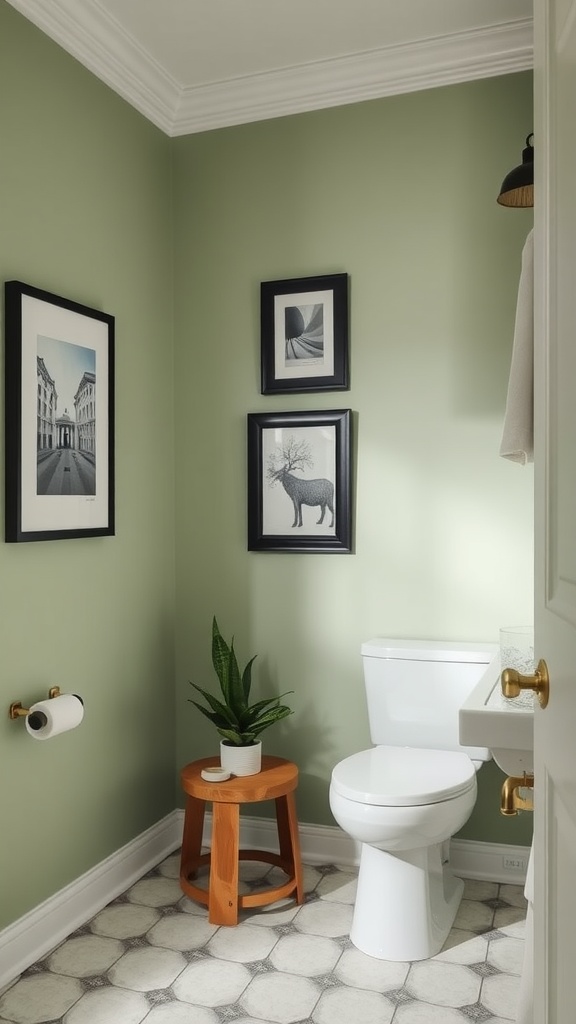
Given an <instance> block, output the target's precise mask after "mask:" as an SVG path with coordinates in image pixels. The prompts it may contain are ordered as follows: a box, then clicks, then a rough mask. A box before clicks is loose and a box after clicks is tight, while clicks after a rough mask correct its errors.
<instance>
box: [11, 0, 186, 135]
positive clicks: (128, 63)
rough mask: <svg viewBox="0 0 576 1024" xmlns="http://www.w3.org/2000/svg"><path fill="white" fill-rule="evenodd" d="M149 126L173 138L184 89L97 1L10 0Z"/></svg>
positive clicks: (13, 5)
mask: <svg viewBox="0 0 576 1024" xmlns="http://www.w3.org/2000/svg"><path fill="white" fill-rule="evenodd" d="M8 3H9V4H10V5H11V6H12V7H15V8H16V10H17V11H20V13H21V14H23V15H24V16H25V17H26V18H28V20H29V21H31V22H32V23H33V24H34V25H36V26H37V28H39V29H40V30H41V31H42V32H44V33H45V34H46V35H47V36H49V37H50V39H53V40H54V42H56V43H58V44H59V45H60V46H61V47H62V48H63V49H64V50H66V51H67V52H68V53H70V54H71V55H72V56H73V57H75V58H76V60H78V61H80V63H81V64H83V65H84V67H86V68H88V70H89V71H92V72H93V73H94V74H95V75H96V77H97V78H99V79H101V81H103V82H105V83H106V85H109V86H110V88H111V89H113V90H114V92H116V93H118V94H119V95H120V96H122V98H123V99H125V100H127V101H128V103H130V105H131V106H133V107H135V108H136V110H139V111H140V113H141V114H143V115H144V117H146V118H147V119H148V120H149V121H152V123H153V124H155V125H156V126H157V127H158V128H161V129H162V131H163V132H165V133H166V134H167V135H171V134H172V128H173V125H174V113H175V111H176V109H177V107H178V102H179V97H180V93H181V91H182V90H181V86H180V85H179V84H178V83H177V82H176V81H174V79H173V78H171V76H170V75H168V74H167V73H166V71H165V70H164V68H162V67H161V66H160V65H159V64H158V63H157V62H156V61H155V60H154V59H153V58H152V57H151V56H150V54H149V53H147V52H146V50H144V49H143V48H142V47H141V46H140V45H139V43H138V42H137V41H136V40H135V39H134V38H133V37H132V36H130V35H129V34H128V33H127V32H125V31H124V29H123V28H122V27H121V26H120V25H119V24H118V22H117V21H116V20H115V19H114V18H112V17H111V16H110V15H109V14H108V13H107V12H106V11H104V10H103V9H102V8H101V7H100V6H99V4H98V2H97V0H83V2H82V3H81V4H80V3H78V0H50V2H49V3H46V0H8Z"/></svg>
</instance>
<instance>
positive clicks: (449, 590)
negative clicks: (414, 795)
mask: <svg viewBox="0 0 576 1024" xmlns="http://www.w3.org/2000/svg"><path fill="white" fill-rule="evenodd" d="M0 90H1V95H2V96H3V97H4V102H3V103H2V104H1V105H0V139H1V140H2V160H1V161H0V211H1V217H0V275H1V278H2V280H7V279H12V278H19V279H22V280H24V281H26V282H28V283H30V284H34V285H36V286H38V287H41V288H46V289H48V290H50V291H54V292H56V293H58V294H62V295H64V296H66V297H69V298H74V299H76V300H77V301H80V302H84V303H86V304H88V305H93V306H96V307H97V308H102V309H104V310H106V311H108V312H111V313H113V314H114V315H115V316H116V326H117V347H116V385H117V386H116V394H117V429H116V477H117V501H116V509H117V535H116V537H115V538H108V539H86V540H74V541H56V542H45V543H37V544H21V545H12V544H10V545H7V544H0V578H1V580H2V587H1V588H0V611H1V615H0V646H1V650H2V666H3V671H2V675H1V680H0V691H1V694H2V697H3V701H4V707H5V710H6V711H7V709H8V705H9V704H10V702H11V701H13V700H17V699H21V700H23V701H24V702H25V703H26V702H27V701H33V700H35V699H37V698H38V697H40V696H43V695H44V693H45V692H46V691H47V689H48V687H49V686H51V685H60V686H61V687H62V688H63V689H64V690H66V689H71V690H77V691H78V692H80V693H81V694H82V695H83V697H84V698H85V701H86V717H85V720H84V722H83V724H82V726H81V728H80V729H78V730H75V731H73V732H71V733H68V734H65V735H63V736H61V737H58V738H57V739H56V740H54V741H53V742H51V743H49V744H42V743H34V742H33V741H32V740H30V739H28V738H27V737H26V736H25V734H24V729H23V725H22V723H21V722H10V721H9V720H8V716H7V714H6V715H5V716H4V718H2V716H1V715H0V723H1V724H0V772H1V777H2V780H3V783H2V786H1V787H0V821H1V825H2V841H1V843H0V874H1V876H2V878H4V879H9V880H10V884H9V885H5V886H4V887H3V899H2V904H1V909H0V914H1V917H0V928H1V927H3V926H4V925H5V924H8V923H10V922H11V921H13V920H15V919H16V918H18V917H19V916H21V915H22V914H24V913H25V912H26V911H27V910H29V909H30V908H31V907H33V906H35V905H36V904H38V903H39V902H40V901H42V900H43V899H45V898H46V897H48V896H50V895H51V894H52V893H54V892H56V891H58V890H59V889H60V888H61V887H62V886H64V885H66V884H67V883H68V882H70V881H72V880H73V879H75V878H77V877H78V876H79V875H81V874H82V872H83V871H85V870H87V869H88V868H90V867H91V866H93V865H94V864H96V863H98V862H99V861H101V860H102V859H103V858H104V857H106V856H107V855H109V854H110V853H112V852H114V851H115V850H117V849H118V848H119V847H121V846H122V845H123V844H124V843H125V842H127V841H128V840H130V839H131V838H132V837H134V836H135V835H137V834H139V833H140V832H141V831H142V830H143V829H145V828H146V827H147V826H149V825H151V824H153V823H154V822H156V821H158V820H159V819H160V818H161V817H162V816H163V815H164V814H166V813H168V812H169V811H170V810H172V808H173V807H174V805H175V802H176V800H177V799H178V797H177V796H176V793H177V770H178V767H179V766H180V765H181V764H182V763H183V762H184V761H187V760H189V759H191V758H192V757H195V756H198V755H200V754H202V753H205V752H209V751H210V752H211V751H213V750H214V749H215V737H214V736H213V734H212V733H211V732H210V730H208V729H207V728H206V725H205V723H204V722H203V720H202V721H201V720H200V718H199V716H198V715H197V714H196V713H195V712H194V710H193V709H192V707H191V705H189V704H188V703H187V697H188V696H189V687H188V686H187V680H188V679H189V678H193V679H195V680H197V681H200V682H204V683H208V684H210V683H211V681H212V673H211V668H210V659H209V631H210V621H211V617H212V614H213V612H215V613H216V614H217V615H218V618H219V620H220V625H221V627H222V629H223V631H224V632H225V634H226V635H228V634H230V633H231V632H232V631H234V632H235V633H236V636H237V646H238V651H239V655H240V657H241V658H243V659H247V658H248V657H249V656H250V655H251V654H253V653H254V652H256V651H257V652H258V653H259V659H258V662H257V672H256V681H257V684H258V685H259V686H260V688H261V689H262V690H267V691H269V692H278V691H279V690H281V689H290V688H292V689H294V691H295V693H294V696H293V698H291V699H292V703H293V706H294V709H295V714H294V715H293V716H292V718H290V719H289V720H288V721H287V722H284V723H282V724H281V725H279V726H277V727H276V728H275V729H274V730H273V731H271V732H270V733H269V734H268V735H267V736H266V737H265V742H266V748H267V749H268V750H276V751H278V752H279V753H281V754H285V755H287V756H290V757H294V758H295V759H296V760H297V761H298V763H299V764H300V766H301V770H302V781H301V786H300V790H299V809H300V818H301V820H302V821H306V822H320V823H322V822H324V823H327V824H332V819H331V817H330V814H329V810H328V805H327V791H328V779H329V775H330V770H331V767H332V765H333V764H334V762H335V761H336V760H338V759H339V758H341V757H343V756H345V755H346V754H348V753H350V752H352V751H354V750H358V749H360V748H361V747H362V746H364V745H366V744H367V743H368V731H367V721H366V713H365V707H364V694H363V686H362V674H361V665H360V660H359V654H358V652H359V646H360V643H361V641H362V640H363V639H366V638H367V637H369V636H371V635H374V634H377V633H382V632H387V633H390V634H398V635H404V636H410V635H423V636H428V637H454V638H466V639H493V638H495V637H496V634H497V629H498V627H499V625H501V624H503V623H506V624H509V623H515V622H521V621H526V620H527V619H529V617H530V614H531V591H532V576H531V564H532V554H531V545H532V522H531V502H532V497H531V488H532V475H531V471H530V470H529V469H528V470H526V469H522V468H520V467H517V466H512V465H510V464H508V463H505V462H503V460H501V459H499V458H498V455H497V451H498V445H499V438H500V429H501V422H502V412H503V407H504V397H505V390H506V378H507V373H508V364H509V358H510V349H511V338H512V325H513V316H514V304H515V292H516V287H517V281H518V273H519V260H520V251H521V247H522V242H523V239H524V237H525V235H526V233H527V231H528V228H529V226H530V219H531V218H530V214H529V213H526V212H519V211H504V210H501V209H500V208H499V207H497V206H496V204H495V202H494V193H495V189H496V188H497V185H498V183H499V181H500V179H501V178H502V176H503V173H504V172H505V171H506V170H507V169H508V168H509V167H510V166H512V165H513V164H514V163H515V162H516V161H517V160H518V158H519V150H520V148H521V142H522V140H523V137H524V136H525V135H526V134H527V132H528V130H529V129H530V127H531V81H530V76H529V75H516V76H509V77H506V78H502V79H492V80H489V81H486V82H478V83H471V84H469V85H463V86H454V87H450V88H446V89H438V90H433V91H431V92H427V93H418V94H414V95H412V96H403V97H396V98H391V99H386V100H382V101H374V102H371V103H365V104H361V105H357V106H349V107H344V108H340V109H334V110H330V111H323V112H319V113H313V114H306V115H301V116H297V117H287V118H284V119H280V120H277V121H268V122H262V123H260V124H255V125H248V126H243V127H240V128H233V129H227V130H223V131H218V132H212V133H207V134H204V135H200V136H193V137H189V138H184V139H176V140H169V139H167V138H165V137H164V136H163V135H162V134H161V133H160V132H159V131H158V130H156V129H155V128H154V127H153V126H151V125H150V124H149V123H148V122H146V121H145V120H144V119H143V118H142V117H140V115H139V114H137V113H136V112H135V111H134V110H133V109H132V108H130V107H129V106H128V105H127V104H125V103H124V102H123V101H122V100H121V99H119V98H118V97H117V96H116V95H115V94H114V93H113V92H111V91H110V90H108V89H107V88H106V87H105V86H104V85H103V84H102V83H101V82H99V81H98V80H97V79H95V78H94V77H93V76H92V75H91V74H90V73H89V72H87V71H86V70H85V69H84V68H82V67H81V66H80V65H78V64H77V63H76V62H75V61H74V60H73V59H72V58H70V57H69V56H68V55H66V54H65V53H64V52H63V51H62V50H61V49H59V48H58V47H57V46H56V45H55V44H53V43H52V42H51V41H50V40H48V39H47V38H46V37H45V36H43V35H42V34H41V33H40V32H39V31H37V30H36V29H35V28H34V27H33V26H32V25H31V24H30V23H29V22H27V21H26V20H25V19H23V18H22V17H21V16H20V15H19V14H18V13H16V12H15V11H14V9H13V8H12V7H10V6H9V5H8V4H6V3H5V2H4V0H0ZM173 161H174V164H175V179H174V185H173V183H172V167H171V164H172V162H173ZM172 207H174V210H175V217H174V223H175V226H176V248H175V250H174V249H173V245H172V241H173V238H172ZM337 271H347V272H348V273H349V274H350V275H351V300H352V302H351V309H352V313H351V353H352V387H351V390H350V391H349V392H345V393H340V394H333V395H330V394H326V395H317V396H314V395H311V396H301V395H296V396H288V397H287V398H286V399H282V398H265V397H263V396H261V395H260V394H259V365H260V355H259V323H258V317H259V312H258V308H259V283H260V281H261V280H267V279H268V280H274V279H278V278H281V277H290V276H306V275H310V274H316V273H330V272H337ZM174 287H175V293H176V294H175V298H176V302H175V306H174V305H173V288H174ZM174 309H175V311H176V320H177V325H178V330H177V334H176V362H175V365H174V362H173V312H174ZM174 382H176V384H174ZM339 407H350V408H351V409H353V411H354V434H355V440H354V467H355V468H354V484H355V538H356V540H355V553H354V554H353V555H350V556H331V555H328V556H318V555H308V556H303V555H302V556H288V555H287V556H284V555H269V554H255V553H253V554H249V553H248V552H247V551H246V541H245V537H246V513H245V504H246V500H245V479H246V454H245V417H246V413H247V412H248V411H258V410H269V411H272V410H277V409H283V410H289V409H306V408H319V409H322V408H324V409H327V408H339ZM174 408H175V409H176V448H175V449H174V422H173V417H174ZM0 419H1V417H0ZM1 443H2V442H1V441H0V444H1ZM175 459H176V460H177V462H175ZM175 465H177V466H178V472H177V483H178V493H177V501H176V505H175V501H174V478H175V472H174V467H175ZM2 505H3V493H1V494H0V507H1V506H2ZM174 514H176V549H175V546H174ZM174 550H176V552H177V560H176V570H175V560H174ZM175 578H176V585H177V602H176V609H177V613H176V628H177V631H178V642H177V645H176V651H177V667H176V669H175V666H174V622H175V612H174V607H175V606H174V579H175ZM510 581H513V583H514V590H512V587H511V585H510ZM175 675H176V692H175V690H174V677H175ZM175 701H176V703H175ZM175 724H176V725H177V727H178V732H179V735H178V742H177V746H176V749H174V729H175ZM500 778H501V777H500V773H499V772H498V770H497V769H496V768H495V767H494V766H489V767H488V768H486V769H484V770H483V775H482V777H481V792H480V798H479V802H478V809H477V812H476V814H475V816H474V817H473V818H472V819H471V822H470V823H469V825H468V826H467V830H466V832H465V833H464V834H466V835H467V836H468V837H471V838H477V839H483V840H492V841H502V842H510V843H514V842H528V841H529V829H530V825H531V822H530V818H529V816H528V815H526V816H524V818H523V819H517V820H514V821H508V820H506V821H505V820H504V819H500V818H499V816H498V812H497V807H496V798H497V789H498V787H499V783H500Z"/></svg>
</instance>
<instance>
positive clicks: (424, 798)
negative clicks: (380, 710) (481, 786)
mask: <svg viewBox="0 0 576 1024" xmlns="http://www.w3.org/2000/svg"><path fill="white" fill-rule="evenodd" d="M475 785H476V769H475V767H474V764H473V763H472V761H471V760H470V758H469V757H468V755H467V754H465V753H461V752H459V751H453V750H426V749H423V748H419V747H388V746H378V747H372V748H371V749H369V750H362V751H360V753H358V754H352V755H351V756H350V757H347V758H345V759H344V760H343V761H340V763H339V764H337V765H336V767H335V768H334V770H333V772H332V787H333V789H334V792H336V793H338V794H340V796H343V797H345V798H346V799H348V800H353V801H355V802H356V803H361V804H372V805H376V806H380V807H414V806H416V805H418V804H436V803H441V802H442V801H444V800H453V799H454V798H455V797H457V796H460V795H461V794H462V793H466V792H468V790H470V789H472V788H473V787H475Z"/></svg>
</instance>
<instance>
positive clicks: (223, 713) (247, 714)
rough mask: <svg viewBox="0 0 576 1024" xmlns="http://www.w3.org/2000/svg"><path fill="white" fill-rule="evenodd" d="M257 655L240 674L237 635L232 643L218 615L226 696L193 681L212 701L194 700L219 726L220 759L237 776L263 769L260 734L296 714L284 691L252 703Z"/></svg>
mask: <svg viewBox="0 0 576 1024" xmlns="http://www.w3.org/2000/svg"><path fill="white" fill-rule="evenodd" d="M255 658H256V655H254V657H253V658H251V659H250V661H249V662H248V664H247V665H246V667H245V669H244V671H243V672H242V674H240V669H239V667H238V661H237V660H236V653H235V651H234V637H232V641H231V643H230V646H228V644H227V643H226V641H225V640H224V638H223V637H222V635H221V633H220V630H219V628H218V623H217V622H216V617H214V619H213V620H212V664H213V666H214V671H215V672H216V675H217V676H218V681H219V683H220V690H221V691H222V698H223V699H221V700H219V699H218V698H217V697H214V696H213V694H211V693H209V692H208V691H207V690H204V689H203V688H202V687H201V686H198V685H197V684H196V683H191V684H190V685H191V686H193V687H194V689H195V690H198V692H199V693H201V694H202V696H203V697H204V700H205V701H206V703H207V704H208V707H204V706H203V705H202V704H198V702H197V701H195V700H191V701H190V702H191V703H192V704H194V705H195V707H197V708H198V710H199V711H201V712H202V714H203V715H205V717H206V718H207V719H208V720H209V721H210V722H212V724H213V725H215V726H216V730H217V732H218V733H219V734H220V737H221V740H220V762H221V764H222V767H223V768H225V769H226V770H227V771H230V772H231V773H232V774H233V775H255V774H256V773H257V772H259V771H260V764H261V755H262V743H261V741H260V740H259V739H258V737H259V736H260V733H262V732H264V730H265V729H268V727H269V726H271V725H274V723H275V722H279V721H280V720H281V719H282V718H286V716H287V715H291V714H292V710H291V708H289V707H286V705H284V704H281V703H280V700H281V698H282V697H284V696H285V694H283V693H282V694H280V696H279V697H268V698H267V699H265V700H259V701H256V703H254V704H250V689H251V686H252V665H253V663H254V660H255ZM287 692H289V693H292V692H293V691H292V690H289V691H287Z"/></svg>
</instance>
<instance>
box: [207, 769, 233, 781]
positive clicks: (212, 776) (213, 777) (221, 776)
mask: <svg viewBox="0 0 576 1024" xmlns="http://www.w3.org/2000/svg"><path fill="white" fill-rule="evenodd" d="M200 775H201V776H202V778H203V779H204V781H205V782H226V779H229V778H230V772H227V771H226V769H225V768H218V767H214V768H203V769H202V771H201V772H200Z"/></svg>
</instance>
